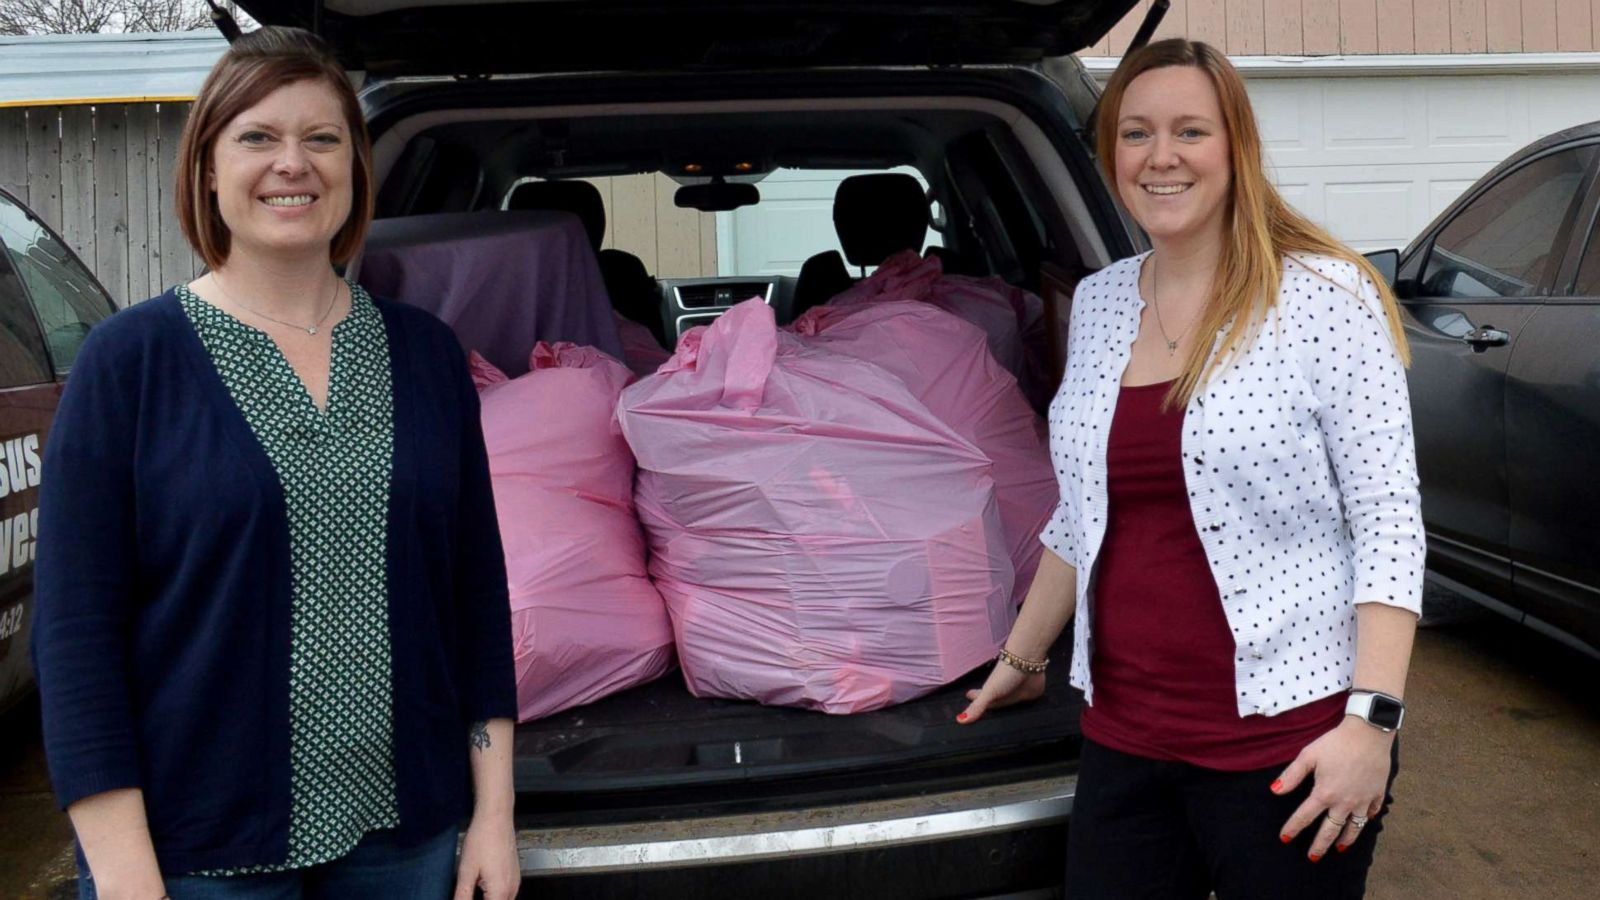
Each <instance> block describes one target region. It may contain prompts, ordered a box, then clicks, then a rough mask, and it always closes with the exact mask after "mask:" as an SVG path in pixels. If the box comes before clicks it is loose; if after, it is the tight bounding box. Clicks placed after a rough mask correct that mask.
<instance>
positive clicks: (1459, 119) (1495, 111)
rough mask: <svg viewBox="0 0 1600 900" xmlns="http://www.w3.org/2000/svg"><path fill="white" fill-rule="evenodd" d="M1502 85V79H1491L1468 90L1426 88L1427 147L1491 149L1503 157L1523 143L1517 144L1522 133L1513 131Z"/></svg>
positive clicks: (1507, 89) (1506, 88) (1508, 97)
mask: <svg viewBox="0 0 1600 900" xmlns="http://www.w3.org/2000/svg"><path fill="white" fill-rule="evenodd" d="M1439 80H1445V79H1439ZM1485 80H1486V81H1487V80H1488V79H1485ZM1503 82H1504V79H1495V80H1494V81H1491V82H1490V83H1488V84H1479V85H1471V86H1461V87H1453V86H1452V87H1445V86H1440V85H1431V86H1429V87H1428V90H1427V92H1426V97H1427V110H1428V111H1427V121H1428V144H1429V146H1433V147H1447V146H1456V147H1461V146H1466V147H1483V148H1493V149H1494V150H1497V151H1499V150H1503V151H1505V152H1504V153H1500V155H1501V156H1504V155H1506V154H1507V153H1510V152H1511V151H1512V150H1515V149H1516V148H1517V146H1520V144H1521V143H1526V142H1519V141H1518V140H1517V138H1518V136H1519V135H1521V134H1526V129H1521V128H1515V127H1513V122H1512V119H1513V114H1512V104H1511V100H1512V97H1511V90H1510V86H1509V85H1506V84H1504V83H1503ZM1519 93H1520V92H1519Z"/></svg>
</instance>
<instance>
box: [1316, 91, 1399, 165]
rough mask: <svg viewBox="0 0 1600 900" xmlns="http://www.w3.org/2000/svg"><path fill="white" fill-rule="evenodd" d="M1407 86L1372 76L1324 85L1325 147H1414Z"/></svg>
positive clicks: (1331, 150)
mask: <svg viewBox="0 0 1600 900" xmlns="http://www.w3.org/2000/svg"><path fill="white" fill-rule="evenodd" d="M1408 93H1409V90H1408V89H1407V86H1406V85H1404V84H1400V83H1392V84H1391V83H1385V82H1379V81H1373V80H1370V79H1361V80H1360V81H1357V82H1348V81H1343V82H1332V83H1329V84H1325V85H1323V86H1322V110H1323V113H1322V119H1323V132H1324V133H1325V134H1326V135H1327V139H1326V141H1325V142H1324V145H1323V146H1324V148H1325V149H1327V150H1328V151H1330V152H1340V151H1347V150H1366V149H1381V150H1384V151H1392V150H1394V149H1396V148H1405V147H1411V146H1413V145H1414V144H1415V143H1416V137H1415V135H1414V134H1413V133H1412V128H1411V124H1410V117H1409V116H1408V115H1407V112H1408V104H1407V94H1408Z"/></svg>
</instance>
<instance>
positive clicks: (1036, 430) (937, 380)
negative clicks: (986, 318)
mask: <svg viewBox="0 0 1600 900" xmlns="http://www.w3.org/2000/svg"><path fill="white" fill-rule="evenodd" d="M790 327H791V328H792V329H793V330H794V331H795V332H796V333H797V334H800V335H803V336H807V337H809V338H811V339H812V341H814V342H815V343H816V344H817V345H818V346H821V347H823V348H825V349H827V350H830V351H832V352H834V353H843V354H845V355H846V356H851V357H854V358H856V359H861V360H866V361H867V362H870V363H873V364H875V365H877V366H880V367H882V368H884V369H887V370H888V371H890V372H892V373H894V375H895V376H897V377H898V378H899V379H900V380H901V381H902V382H903V383H904V384H905V386H906V387H908V388H910V390H911V393H912V395H914V396H915V397H916V398H917V399H918V400H920V401H922V403H923V405H925V406H926V407H928V409H929V411H931V412H932V413H933V414H934V415H936V416H938V417H939V419H940V420H941V421H943V422H944V423H945V424H946V425H948V426H950V427H951V428H952V429H954V430H955V431H956V432H957V433H958V434H960V435H961V436H962V437H964V438H966V439H967V440H969V441H971V442H972V444H973V446H975V447H977V448H978V449H979V450H981V451H983V453H984V455H986V456H987V457H988V458H989V460H990V461H991V462H992V463H993V464H994V468H993V470H992V473H991V474H992V476H993V478H994V484H995V496H996V499H997V500H998V502H999V506H1000V524H1001V528H1002V529H1003V531H1004V532H1005V538H1006V543H1007V546H1008V548H1009V552H1010V556H1011V562H1012V565H1013V566H1014V567H1015V569H1016V582H1015V594H1014V599H1015V600H1016V602H1017V603H1019V604H1020V603H1021V602H1022V598H1023V596H1024V595H1025V594H1027V591H1028V586H1029V585H1030V584H1031V583H1032V582H1033V573H1034V571H1035V570H1036V569H1037V568H1038V567H1039V556H1040V554H1041V553H1042V552H1043V550H1044V545H1043V544H1042V543H1040V542H1039V533H1040V532H1041V531H1043V530H1044V528H1045V525H1046V524H1047V523H1048V522H1049V521H1050V516H1051V514H1052V513H1054V512H1055V508H1056V500H1057V489H1056V479H1055V471H1054V469H1052V468H1051V465H1050V448H1049V444H1048V443H1047V440H1046V434H1045V426H1044V420H1043V419H1041V418H1039V415H1038V414H1037V413H1035V412H1034V411H1033V408H1032V407H1031V406H1029V405H1028V400H1027V398H1026V397H1024V396H1023V395H1022V391H1021V389H1019V388H1018V387H1017V380H1016V379H1015V378H1013V377H1011V374H1010V373H1009V372H1007V371H1005V370H1004V369H1002V368H1001V367H1000V364H999V363H997V362H996V361H995V359H994V357H993V356H992V355H991V354H990V353H989V348H988V346H987V345H986V342H985V340H984V335H983V332H981V331H979V330H978V329H977V328H976V327H974V326H972V325H970V324H968V323H967V322H965V321H962V320H961V319H959V318H957V317H955V316H953V315H951V314H950V313H948V312H945V311H944V310H942V309H938V308H935V307H934V306H932V305H930V304H927V303H918V302H915V301H890V302H884V303H872V304H858V305H855V306H817V307H813V308H811V309H810V310H808V311H807V312H806V314H805V315H803V316H801V317H800V318H799V319H797V320H796V321H795V322H794V323H793V324H792V325H791V326H790Z"/></svg>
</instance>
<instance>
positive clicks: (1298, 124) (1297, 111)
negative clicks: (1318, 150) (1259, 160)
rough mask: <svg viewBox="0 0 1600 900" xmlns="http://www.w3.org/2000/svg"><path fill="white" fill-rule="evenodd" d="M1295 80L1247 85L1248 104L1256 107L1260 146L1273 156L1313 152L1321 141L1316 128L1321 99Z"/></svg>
mask: <svg viewBox="0 0 1600 900" xmlns="http://www.w3.org/2000/svg"><path fill="white" fill-rule="evenodd" d="M1296 81H1298V79H1296V80H1294V81H1282V82H1272V81H1262V82H1256V83H1254V84H1252V85H1250V103H1251V105H1252V106H1254V107H1255V108H1256V122H1257V123H1258V125H1259V126H1260V131H1261V143H1262V145H1263V146H1265V147H1266V148H1267V149H1268V150H1270V151H1273V152H1275V153H1279V154H1282V153H1287V152H1292V151H1294V150H1305V149H1314V148H1315V147H1316V146H1317V144H1318V143H1319V142H1320V137H1319V135H1318V134H1317V133H1316V131H1315V129H1313V128H1311V127H1310V126H1313V125H1315V124H1316V120H1317V116H1318V113H1317V109H1316V107H1317V103H1318V102H1319V100H1320V98H1318V97H1316V96H1315V95H1313V94H1312V93H1310V92H1308V91H1306V90H1304V89H1303V88H1301V87H1299V86H1298V84H1297V83H1296Z"/></svg>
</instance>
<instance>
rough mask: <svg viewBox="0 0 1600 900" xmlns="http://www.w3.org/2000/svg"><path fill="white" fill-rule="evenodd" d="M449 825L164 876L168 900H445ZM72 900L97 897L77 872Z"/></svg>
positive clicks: (452, 832) (452, 874)
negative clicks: (265, 864)
mask: <svg viewBox="0 0 1600 900" xmlns="http://www.w3.org/2000/svg"><path fill="white" fill-rule="evenodd" d="M459 834H460V829H458V828H457V827H456V826H454V825H452V826H450V827H449V828H446V829H445V830H444V831H442V832H440V833H439V835H438V836H437V837H432V838H429V839H428V840H426V841H424V842H422V843H421V844H417V845H415V846H411V847H400V846H397V845H396V844H395V842H394V837H393V833H392V832H388V831H375V832H373V833H371V834H369V835H367V836H366V837H365V838H363V839H362V840H361V843H359V844H357V845H356V846H355V849H353V850H351V851H350V852H349V853H347V854H345V855H344V856H341V857H340V858H338V859H336V860H333V861H331V862H325V863H323V864H321V865H317V866H310V867H308V868H304V869H294V870H292V871H288V872H269V873H266V874H262V875H226V876H221V875H219V876H212V875H181V876H172V877H169V878H167V879H166V885H167V896H168V897H171V898H172V900H324V898H326V900H333V898H341V900H345V898H348V900H360V898H366V897H372V898H380V897H381V898H383V900H446V898H448V897H449V896H450V893H451V891H453V890H455V886H456V885H455V882H456V838H457V836H458V835H459ZM78 900H98V895H97V894H96V893H95V889H94V881H93V880H92V879H90V878H89V877H88V876H87V875H86V874H85V873H83V872H81V871H80V872H79V875H78Z"/></svg>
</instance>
